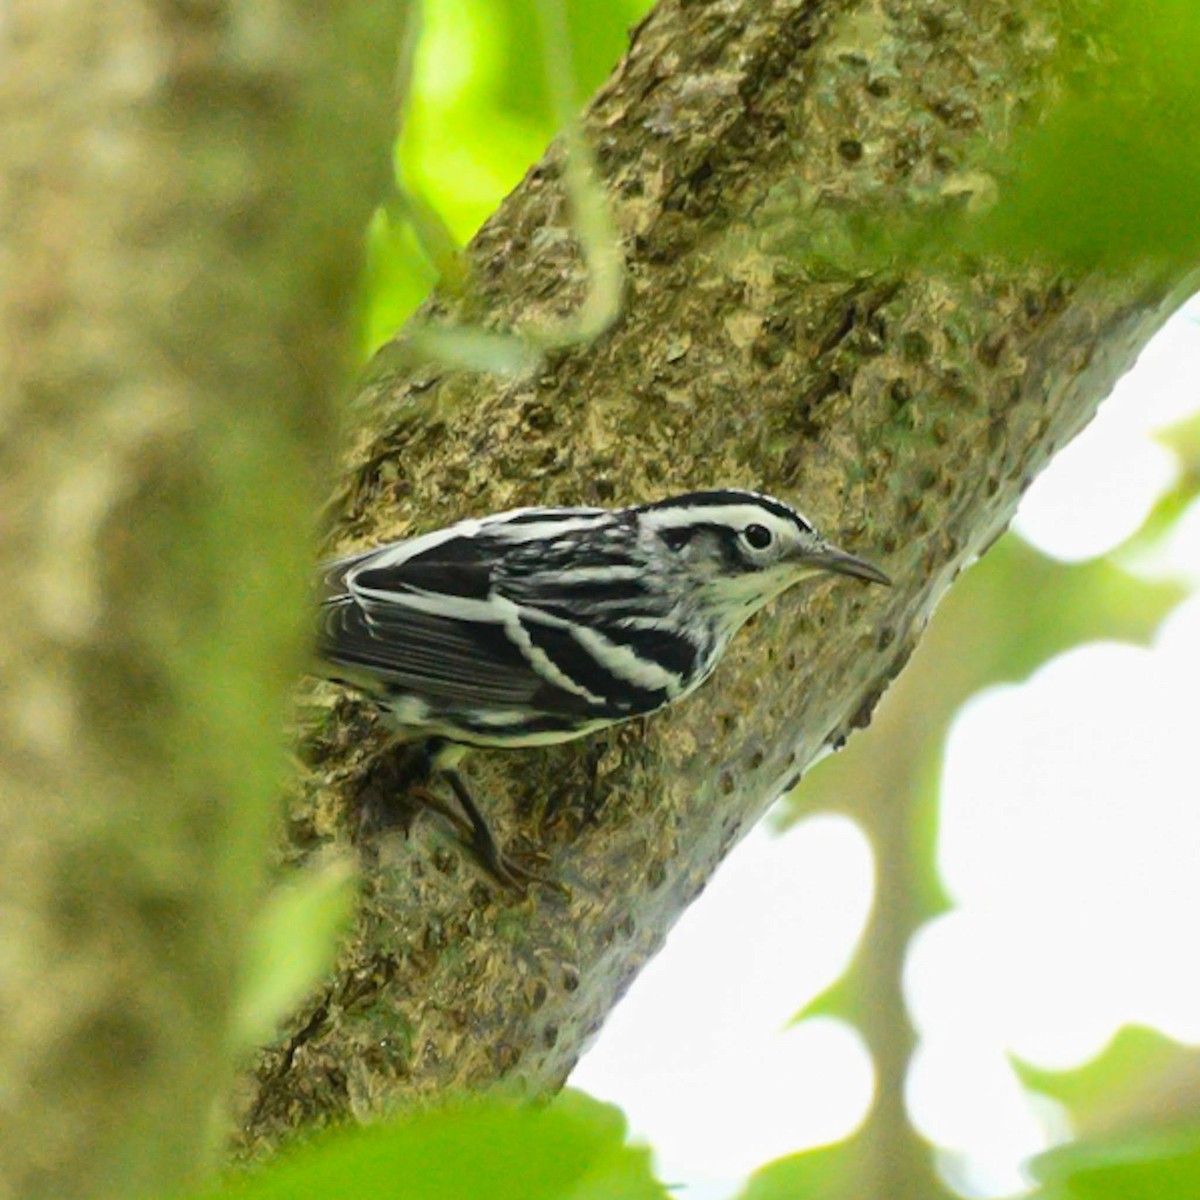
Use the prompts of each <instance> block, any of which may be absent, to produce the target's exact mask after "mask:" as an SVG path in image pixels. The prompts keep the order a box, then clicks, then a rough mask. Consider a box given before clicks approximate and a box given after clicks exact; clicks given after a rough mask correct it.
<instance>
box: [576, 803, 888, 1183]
mask: <svg viewBox="0 0 1200 1200" xmlns="http://www.w3.org/2000/svg"><path fill="white" fill-rule="evenodd" d="M872 871H873V866H872V862H871V854H870V850H869V848H868V845H867V842H866V839H865V838H864V836H863V834H862V833H861V831H860V830H859V829H858V827H857V826H856V825H854V824H853V822H851V821H849V820H847V819H845V818H842V817H829V816H825V817H813V818H810V819H809V820H807V821H804V822H803V823H801V824H800V825H798V826H796V827H795V828H794V829H792V830H791V831H789V832H788V833H787V834H786V835H785V836H782V837H780V836H777V835H774V834H771V833H768V832H767V831H766V830H765V829H764V828H763V826H762V825H760V826H759V827H758V828H756V829H755V830H754V831H752V832H751V833H750V834H749V836H748V837H747V838H746V839H745V841H743V842H742V844H741V845H740V846H738V847H737V848H736V849H735V850H734V851H733V853H732V854H731V855H730V856H729V858H728V859H727V860H726V862H725V864H724V865H723V866H722V868H721V870H720V871H719V872H718V873H717V875H716V877H715V878H714V880H713V882H712V884H711V885H710V886H709V888H708V890H707V891H706V892H705V893H704V895H703V896H701V897H700V899H699V900H698V901H697V902H696V903H695V904H693V905H692V906H691V908H689V909H688V911H687V912H686V913H685V914H684V916H683V917H682V918H681V919H680V921H679V923H678V925H677V926H676V927H675V929H674V930H673V931H672V932H671V935H670V937H669V938H668V940H667V944H666V947H665V948H664V949H663V951H662V952H661V953H660V954H659V955H658V957H657V958H655V959H654V960H653V961H652V962H651V963H650V965H649V966H648V967H647V968H646V970H645V971H643V973H642V974H641V975H640V976H639V978H638V979H637V980H636V981H635V983H634V985H633V986H632V988H630V990H629V994H628V995H627V996H626V998H625V999H624V1000H623V1001H622V1002H621V1003H620V1004H619V1005H618V1006H617V1008H616V1011H615V1012H614V1013H613V1015H612V1017H611V1018H610V1019H609V1021H608V1023H607V1024H606V1026H605V1028H604V1032H603V1034H602V1035H601V1037H600V1039H599V1041H598V1042H597V1044H596V1046H595V1048H594V1049H592V1050H591V1051H590V1052H589V1053H588V1054H587V1055H586V1056H585V1057H584V1058H583V1060H582V1061H581V1062H580V1064H579V1066H578V1067H577V1068H576V1070H575V1072H574V1074H573V1075H572V1078H571V1083H572V1084H573V1085H574V1086H576V1087H581V1088H584V1089H585V1090H587V1091H589V1092H591V1093H592V1094H594V1095H597V1096H601V1097H603V1098H606V1099H611V1100H613V1101H615V1102H617V1103H619V1104H620V1105H621V1106H622V1107H623V1108H624V1109H625V1111H626V1113H627V1115H628V1117H629V1120H630V1124H631V1126H632V1128H633V1131H634V1133H635V1134H636V1135H638V1136H641V1137H644V1138H645V1139H646V1140H647V1141H648V1142H649V1143H650V1144H651V1145H652V1146H653V1147H654V1148H655V1151H656V1153H657V1156H658V1168H659V1171H660V1174H661V1176H662V1178H664V1179H667V1180H681V1179H682V1180H686V1181H687V1184H688V1191H687V1195H688V1197H689V1200H716V1198H717V1197H720V1196H727V1195H732V1194H733V1192H734V1191H736V1188H737V1186H738V1181H739V1180H740V1179H741V1178H742V1177H743V1176H744V1175H746V1174H747V1173H749V1172H750V1171H752V1170H754V1169H755V1168H756V1167H758V1166H761V1165H762V1164H763V1163H764V1162H767V1161H768V1160H770V1159H772V1158H777V1157H779V1156H780V1155H783V1154H789V1153H793V1152H795V1151H797V1150H800V1149H803V1148H805V1147H806V1146H812V1145H819V1144H821V1143H823V1142H826V1141H833V1140H837V1139H838V1138H840V1137H844V1136H846V1135H847V1134H849V1133H850V1132H851V1131H852V1130H853V1129H854V1128H855V1127H856V1126H857V1125H858V1124H859V1122H860V1121H861V1120H862V1118H863V1117H864V1116H865V1115H866V1112H867V1109H868V1106H869V1104H870V1099H871V1094H872V1090H873V1086H874V1085H873V1076H872V1069H871V1065H870V1058H869V1056H868V1054H867V1052H866V1050H865V1048H864V1047H863V1045H862V1043H861V1041H860V1040H859V1038H858V1035H857V1033H856V1032H854V1031H853V1030H851V1029H850V1028H849V1027H847V1026H846V1025H844V1024H842V1023H841V1022H838V1021H832V1020H812V1021H805V1022H802V1023H801V1024H800V1025H797V1026H794V1027H792V1028H787V1027H786V1025H787V1022H788V1021H789V1020H790V1019H791V1017H792V1016H793V1015H794V1014H795V1013H796V1011H797V1010H798V1009H799V1008H800V1007H801V1006H802V1005H803V1004H804V1003H805V1002H806V1001H807V1000H809V999H811V998H812V997H813V996H815V995H817V994H818V993H819V992H820V991H821V990H823V989H824V988H825V987H827V986H828V985H829V984H830V983H831V982H833V980H835V979H836V978H837V976H838V975H839V974H840V973H841V972H842V971H843V970H844V969H845V967H846V965H847V964H848V962H849V958H850V954H851V953H852V951H853V947H854V945H855V943H856V941H857V938H858V937H859V935H860V934H861V932H862V929H863V926H864V924H865V921H866V917H867V911H868V908H869V905H870V896H871V891H872Z"/></svg>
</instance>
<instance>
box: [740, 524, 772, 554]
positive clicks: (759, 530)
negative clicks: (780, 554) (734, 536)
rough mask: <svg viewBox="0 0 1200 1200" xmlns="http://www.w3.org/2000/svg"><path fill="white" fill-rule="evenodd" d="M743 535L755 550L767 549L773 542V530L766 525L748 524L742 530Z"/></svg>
mask: <svg viewBox="0 0 1200 1200" xmlns="http://www.w3.org/2000/svg"><path fill="white" fill-rule="evenodd" d="M742 537H744V538H745V539H746V541H747V542H748V543H749V544H750V545H751V546H753V547H754V549H755V550H765V549H766V548H767V547H768V546H769V545H770V544H771V531H770V530H769V529H768V528H767V527H766V526H765V525H747V526H746V528H745V529H743V530H742Z"/></svg>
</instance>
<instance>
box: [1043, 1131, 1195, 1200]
mask: <svg viewBox="0 0 1200 1200" xmlns="http://www.w3.org/2000/svg"><path fill="white" fill-rule="evenodd" d="M1035 1167H1036V1170H1037V1173H1038V1175H1039V1176H1040V1177H1041V1178H1042V1179H1043V1180H1044V1182H1045V1188H1044V1189H1043V1190H1042V1191H1040V1192H1039V1193H1037V1196H1038V1200H1190V1197H1193V1196H1200V1125H1196V1126H1193V1127H1191V1128H1189V1129H1180V1130H1174V1131H1170V1132H1156V1133H1148V1134H1141V1135H1136V1136H1132V1137H1125V1138H1113V1139H1111V1140H1105V1141H1098V1142H1088V1143H1084V1144H1076V1145H1072V1146H1069V1147H1066V1148H1064V1149H1062V1150H1055V1151H1053V1152H1052V1153H1050V1154H1045V1155H1042V1156H1041V1158H1039V1159H1038V1160H1037V1162H1036V1163H1035Z"/></svg>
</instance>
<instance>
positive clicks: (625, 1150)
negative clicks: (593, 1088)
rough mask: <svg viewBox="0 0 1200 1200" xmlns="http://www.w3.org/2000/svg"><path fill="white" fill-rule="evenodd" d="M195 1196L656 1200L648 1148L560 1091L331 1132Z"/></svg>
mask: <svg viewBox="0 0 1200 1200" xmlns="http://www.w3.org/2000/svg"><path fill="white" fill-rule="evenodd" d="M202 1196H203V1200H296V1198H298V1197H310V1196H311V1197H320V1200H361V1198H362V1197H369V1200H451V1198H454V1200H458V1198H461V1200H475V1198H477V1197H478V1198H479V1200H665V1197H666V1196H667V1192H666V1190H665V1189H664V1188H663V1186H662V1184H660V1183H659V1182H658V1181H657V1180H656V1179H655V1178H654V1176H653V1174H652V1172H651V1169H650V1152H649V1150H647V1149H645V1148H642V1147H633V1146H629V1145H627V1144H626V1143H625V1119H624V1117H623V1116H622V1114H621V1112H620V1111H619V1110H618V1109H616V1108H613V1107H612V1106H611V1105H607V1104H602V1103H600V1102H599V1101H597V1100H593V1099H592V1098H591V1097H589V1096H585V1095H583V1094H582V1093H579V1092H565V1093H563V1094H562V1095H561V1096H560V1097H559V1098H558V1099H556V1100H555V1101H554V1102H553V1103H552V1104H549V1105H547V1106H545V1107H540V1108H535V1107H532V1106H530V1105H527V1104H518V1103H517V1102H516V1101H512V1100H501V1099H495V1098H492V1099H488V1100H481V1099H476V1100H464V1101H460V1102H458V1103H455V1104H452V1105H450V1106H448V1107H446V1108H442V1109H438V1110H436V1111H425V1112H421V1113H417V1114H414V1115H412V1116H409V1117H407V1118H404V1119H402V1120H399V1121H395V1122H392V1123H390V1124H387V1125H376V1126H371V1127H367V1128H354V1129H339V1130H336V1131H332V1132H329V1133H326V1134H323V1135H321V1136H320V1137H318V1138H316V1139H314V1140H313V1141H312V1142H310V1143H308V1144H307V1145H305V1146H302V1147H298V1148H294V1149H292V1150H290V1151H285V1152H284V1153H283V1154H282V1155H281V1156H280V1157H279V1158H277V1159H276V1160H274V1161H273V1162H272V1163H270V1164H269V1165H268V1166H266V1167H265V1168H262V1169H259V1170H255V1171H252V1172H247V1173H246V1174H244V1175H239V1176H236V1177H234V1178H232V1179H230V1180H228V1181H227V1182H226V1184H225V1185H224V1186H223V1187H221V1188H217V1189H214V1190H211V1191H207V1192H204V1193H203V1194H202Z"/></svg>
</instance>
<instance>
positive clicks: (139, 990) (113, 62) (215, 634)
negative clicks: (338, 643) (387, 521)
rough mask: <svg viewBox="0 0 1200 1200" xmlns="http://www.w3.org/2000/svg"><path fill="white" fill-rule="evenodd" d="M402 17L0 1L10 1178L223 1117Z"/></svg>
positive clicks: (5, 1091)
mask: <svg viewBox="0 0 1200 1200" xmlns="http://www.w3.org/2000/svg"><path fill="white" fill-rule="evenodd" d="M335 7H337V6H335ZM401 12H402V8H401V6H400V5H399V4H398V3H396V2H395V0H388V2H387V3H374V4H362V3H359V4H354V5H347V6H341V10H340V11H339V14H334V15H331V10H330V6H327V5H313V4H310V3H306V2H304V0H270V2H266V3H264V2H263V0H212V2H210V3H199V4H185V3H167V2H157V3H156V2H151V0H105V2H104V3H99V2H95V0H77V2H75V3H70V4H66V3H51V2H47V0H15V2H13V3H9V4H6V5H5V6H4V8H3V13H2V15H0V60H2V61H0V130H3V132H2V133H0V281H2V288H3V291H2V293H0V340H2V348H0V380H2V384H0V534H2V537H0V573H3V575H4V579H5V584H4V587H3V588H0V671H2V676H0V679H2V682H0V706H2V709H3V734H2V736H0V789H2V790H3V804H2V807H0V927H2V932H0V1012H2V1013H3V1020H0V1196H4V1197H10V1196H11V1197H15V1196H21V1197H23V1198H25V1200H32V1198H34V1197H39V1196H47V1197H55V1198H61V1197H64V1196H77V1197H78V1196H89V1197H102V1196H121V1197H129V1196H133V1195H144V1194H156V1195H165V1194H166V1193H167V1192H168V1191H170V1192H171V1193H172V1194H175V1193H176V1192H177V1191H178V1190H179V1189H180V1188H181V1187H183V1186H185V1185H186V1184H187V1183H189V1182H190V1181H192V1180H193V1179H194V1178H195V1177H196V1176H197V1173H198V1172H199V1171H200V1170H201V1169H202V1167H203V1166H204V1165H205V1164H206V1163H209V1164H211V1162H212V1161H213V1159H214V1156H215V1154H216V1152H217V1151H219V1149H220V1148H221V1146H222V1142H223V1129H224V1122H223V1120H222V1118H221V1106H222V1104H223V1103H224V1101H225V1100H226V1099H227V1096H228V1090H229V1087H230V1083H231V1076H232V1073H233V1070H234V1063H233V1058H234V1054H233V1036H232V1032H231V1024H232V1013H231V1009H232V1002H233V995H234V977H235V974H236V972H237V970H238V966H239V956H240V953H241V949H242V947H243V945H244V943H245V939H246V933H247V927H248V924H249V922H250V921H251V920H252V919H253V917H254V914H255V910H256V905H255V903H254V902H255V900H256V899H257V897H258V896H259V895H260V893H261V890H262V887H263V876H264V864H265V863H266V861H267V860H268V853H269V848H270V845H271V842H272V838H273V836H274V833H275V826H276V824H277V822H276V821H275V819H274V814H275V812H276V810H277V802H278V801H277V798H278V788H279V780H280V779H281V778H283V777H284V766H285V760H284V756H283V754H282V753H281V749H282V747H281V745H280V737H279V725H280V721H281V720H282V715H283V713H284V712H285V710H286V698H287V695H288V693H289V691H290V689H291V687H292V683H293V680H294V677H295V674H296V672H297V670H299V668H300V666H301V665H302V664H303V662H304V657H303V655H304V652H305V648H306V644H307V641H308V636H309V635H308V629H309V617H308V615H307V613H306V611H305V610H306V607H307V595H306V593H307V576H308V572H309V570H310V566H311V555H312V550H311V544H312V537H311V523H312V512H313V509H314V507H315V503H316V496H317V491H316V484H317V481H318V478H319V476H320V474H321V471H320V470H319V469H318V468H323V467H324V466H325V464H326V462H327V461H328V460H329V458H330V457H331V445H332V438H331V436H330V433H329V431H330V430H331V428H332V426H333V421H332V419H331V417H332V406H331V404H330V400H329V397H330V396H331V394H333V392H335V391H336V388H337V387H338V386H339V385H340V383H339V381H340V380H341V378H342V376H343V372H344V371H345V368H346V365H347V362H348V346H347V339H346V336H345V335H346V319H345V316H346V312H347V308H348V304H349V302H350V300H351V298H352V294H353V287H354V283H355V276H356V273H357V264H358V259H359V245H360V241H361V234H360V231H361V229H362V227H363V224H364V222H365V221H366V219H367V217H368V216H369V213H370V204H371V202H372V198H373V197H377V196H379V195H381V194H382V185H384V184H385V183H386V178H387V162H388V158H387V147H388V140H389V134H390V128H391V124H392V112H393V107H394V102H393V97H392V94H391V80H392V76H393V73H394V70H395V62H396V54H397V45H398V28H397V27H398V23H399V17H400V13H401Z"/></svg>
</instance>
